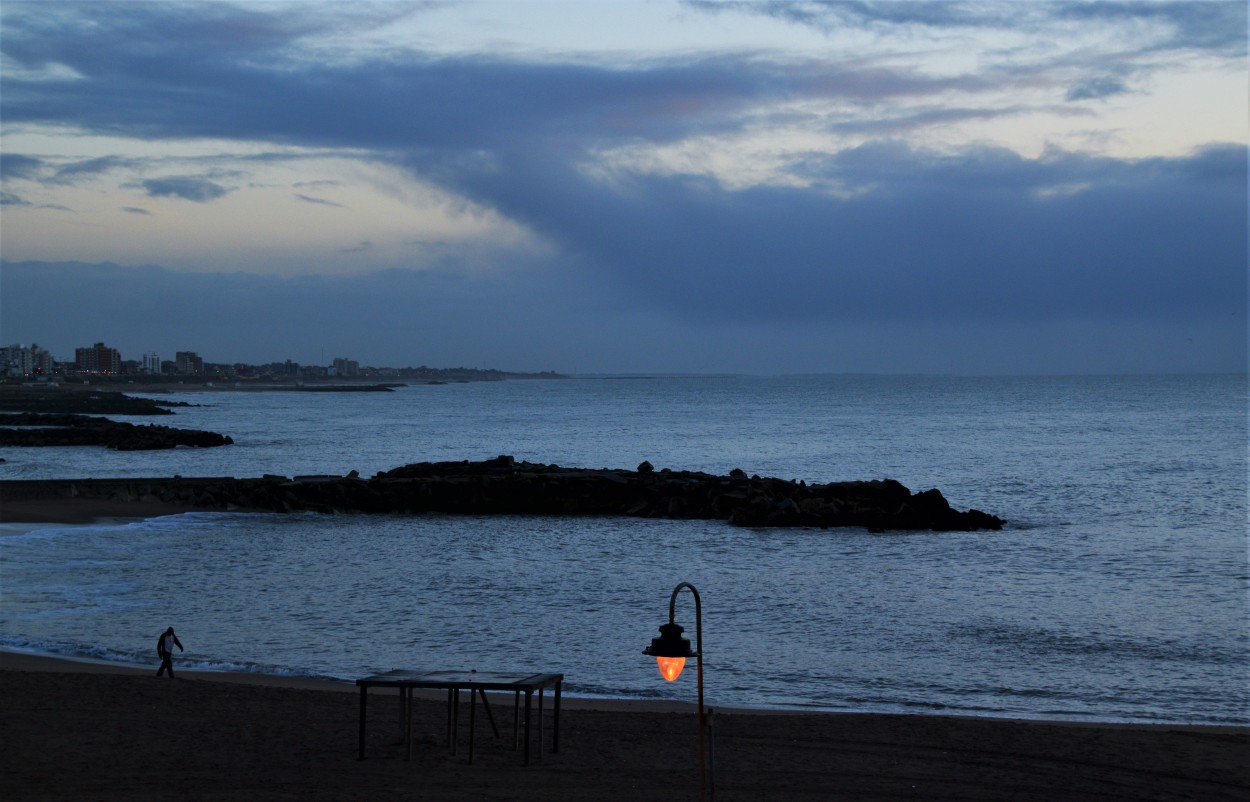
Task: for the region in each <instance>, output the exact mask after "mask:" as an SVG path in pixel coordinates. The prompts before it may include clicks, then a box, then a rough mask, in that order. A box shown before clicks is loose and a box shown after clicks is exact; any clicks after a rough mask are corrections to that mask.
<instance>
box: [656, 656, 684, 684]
mask: <svg viewBox="0 0 1250 802" xmlns="http://www.w3.org/2000/svg"><path fill="white" fill-rule="evenodd" d="M655 665H656V667H658V668H659V669H660V676H661V677H663V678H664V681H665V682H672V681H673V680H675V679H677V678H678V677H680V676H681V670H682V669H683V668H685V667H686V658H684V657H657V658H655Z"/></svg>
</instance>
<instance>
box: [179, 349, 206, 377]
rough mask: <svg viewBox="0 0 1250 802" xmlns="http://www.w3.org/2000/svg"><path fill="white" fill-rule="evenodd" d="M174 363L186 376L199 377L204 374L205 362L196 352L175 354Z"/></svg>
mask: <svg viewBox="0 0 1250 802" xmlns="http://www.w3.org/2000/svg"><path fill="white" fill-rule="evenodd" d="M174 363H175V364H176V365H177V370H178V372H179V373H181V374H182V375H184V376H198V375H200V374H201V373H203V372H204V360H203V359H200V355H199V354H197V353H195V352H194V351H178V352H177V353H175V354H174Z"/></svg>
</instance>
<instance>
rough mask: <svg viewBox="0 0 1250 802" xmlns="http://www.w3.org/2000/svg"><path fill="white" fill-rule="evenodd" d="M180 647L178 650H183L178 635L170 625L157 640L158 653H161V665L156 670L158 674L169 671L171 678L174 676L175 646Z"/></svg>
mask: <svg viewBox="0 0 1250 802" xmlns="http://www.w3.org/2000/svg"><path fill="white" fill-rule="evenodd" d="M175 646H177V647H178V651H180V652H183V651H186V649H183V648H182V643H181V642H180V641H179V640H178V636H177V635H175V634H174V628H173V627H170V628H169V629H167V630H165V632H164V633H163V634H162V635H161V637H160V638H159V639H158V640H157V641H156V653H157V654H158V655H160V658H161V667H160V668H158V669H157V670H156V676H158V677H159V676H160V675H162V674H164V673H165V672H166V671H168V672H169V678H170V679H173V678H174V647H175Z"/></svg>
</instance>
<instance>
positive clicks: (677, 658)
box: [642, 582, 707, 798]
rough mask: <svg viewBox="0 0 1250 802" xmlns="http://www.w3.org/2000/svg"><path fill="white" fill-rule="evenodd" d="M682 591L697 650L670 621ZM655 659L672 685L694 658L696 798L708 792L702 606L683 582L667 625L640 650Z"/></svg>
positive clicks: (694, 591) (672, 601) (671, 604)
mask: <svg viewBox="0 0 1250 802" xmlns="http://www.w3.org/2000/svg"><path fill="white" fill-rule="evenodd" d="M682 588H686V589H688V590H689V591H690V592H691V593H692V594H694V631H695V645H696V651H693V652H692V651H691V650H690V639H689V638H683V637H682V636H681V633H682V631H683V630H682V628H681V627H680V626H678V624H677V622H676V621H674V620H673V619H674V618H676V613H677V594H678V593H680V592H681V589H682ZM642 653H643V654H649V655H651V656H652V657H654V658H655V664H656V667H657V668H659V670H660V676H662V677H664V679H665V680H666V681H667V682H672V681H673V680H675V679H677V677H678V676H680V675H681V672H682V669H683V668H685V667H686V658H687V657H694V658H696V660H697V662H696V666H697V667H698V674H699V796H700V798H702V797H703V795H704V793H705V792H706V790H707V759H706V757H705V755H706V751H705V746H704V741H705V735H704V733H705V732H706V730H707V715H706V714H705V713H704V710H703V604H702V602H701V601H700V600H699V591H698V590H697V589H696V588H695V586H694V585H692V584H690V583H689V582H682V583H680V584H679V585H678V586H677V587H675V588H673V595H672V597H671V598H669V600H668V623H667V624H661V625H660V637H658V638H652V639H651V645H650V646H648V647H647V648H645V649H643V650H642Z"/></svg>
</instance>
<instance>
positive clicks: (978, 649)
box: [0, 376, 1250, 724]
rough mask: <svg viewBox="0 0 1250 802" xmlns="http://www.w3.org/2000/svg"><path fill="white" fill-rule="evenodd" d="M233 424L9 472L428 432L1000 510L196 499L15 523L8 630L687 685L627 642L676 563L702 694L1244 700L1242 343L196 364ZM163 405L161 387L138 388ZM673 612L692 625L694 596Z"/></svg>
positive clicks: (869, 699) (672, 577)
mask: <svg viewBox="0 0 1250 802" xmlns="http://www.w3.org/2000/svg"><path fill="white" fill-rule="evenodd" d="M177 397H178V398H179V399H180V400H186V401H190V402H192V403H195V404H199V405H201V406H197V407H193V408H190V409H179V410H177V416H176V417H174V418H165V419H162V420H160V421H158V422H159V423H162V424H169V425H179V426H185V427H190V428H200V429H210V430H213V431H218V432H222V433H225V434H229V435H231V436H232V437H233V438H234V440H235V445H233V446H227V447H225V448H219V449H210V450H204V451H196V450H191V449H178V450H175V451H164V452H151V453H142V452H139V453H116V452H111V451H107V450H104V449H97V448H58V449H5V450H4V451H3V453H0V456H2V457H3V458H4V459H5V460H7V461H6V462H5V463H3V464H0V477H4V478H31V479H33V478H48V477H108V476H136V477H138V476H171V475H173V474H181V475H184V476H239V477H243V476H260V475H261V474H263V473H276V474H283V475H286V476H293V475H297V474H338V475H342V474H346V473H347V472H348V471H351V470H358V471H360V473H361V474H362V475H366V476H368V475H372V474H373V473H375V472H377V471H382V470H388V469H390V468H394V467H397V466H400V465H403V464H407V463H411V462H420V461H427V460H430V461H434V460H453V459H454V460H458V459H483V458H489V457H494V456H497V455H499V454H511V455H513V456H515V457H516V458H517V459H518V460H529V461H533V462H544V463H557V464H560V465H566V466H577V467H612V468H632V467H634V466H636V465H637V464H638V463H639V462H641V461H643V460H650V461H651V462H652V463H653V464H654V465H655V466H656V468H657V469H660V468H664V467H670V468H673V469H689V470H704V471H709V472H713V473H718V474H724V473H727V472H729V471H730V470H732V469H734V468H742V469H743V470H745V471H747V472H748V473H758V474H760V475H767V476H778V477H781V478H786V479H804V480H806V481H808V482H829V481H837V480H852V479H875V478H885V477H890V478H894V479H897V480H899V481H901V482H902V483H903V484H905V485H907V486H908V487H910V488H911V489H912V490H914V491H915V490H925V489H928V488H931V487H937V488H939V489H941V490H942V492H943V493H944V494H945V495H946V497H947V498H948V499H949V500H950V501H951V503H952V504H953V505H954V506H956V507H958V508H960V509H965V508H968V507H976V508H978V509H982V510H985V511H987V512H991V513H994V514H996V515H999V516H1001V517H1003V518H1006V519H1007V520H1008V521H1009V524H1008V526H1007V527H1006V528H1005V529H1004V530H1003V531H1001V532H980V533H972V534H962V533H932V532H915V533H892V534H888V535H870V534H868V533H867V532H865V531H863V530H855V529H848V530H828V531H818V530H804V529H741V528H735V527H731V526H729V525H727V524H722V523H716V522H706V521H697V522H690V521H651V520H637V519H623V518H622V519H568V518H546V517H506V518H467V517H447V516H421V517H390V516H387V517H368V516H318V515H291V516H282V515H243V514H224V513H220V514H219V513H191V514H185V515H178V516H170V517H164V518H158V519H152V520H147V521H118V522H108V523H99V524H94V525H90V526H40V527H32V526H25V525H24V526H17V525H9V526H7V527H5V528H4V529H3V530H0V646H6V647H9V648H19V649H29V650H34V651H40V652H49V653H57V654H68V655H77V656H91V657H99V658H104V659H110V660H118V661H132V662H146V663H149V664H151V665H152V668H153V670H155V661H154V659H153V658H154V649H153V641H155V639H156V636H157V634H158V633H159V632H160V631H161V630H163V629H164V628H165V627H166V626H170V625H173V626H175V627H177V629H178V632H179V635H180V637H181V639H182V642H183V644H184V645H185V646H186V648H187V651H186V653H185V654H184V655H180V657H181V658H182V665H186V666H192V665H195V666H202V667H215V668H230V669H237V670H250V671H258V672H266V673H282V674H296V675H314V676H332V677H341V678H355V677H357V676H363V675H365V674H369V673H374V672H377V671H385V670H388V669H391V668H397V667H406V668H476V669H479V670H523V669H524V670H534V671H561V672H564V673H565V675H566V677H567V680H566V685H565V687H566V689H567V690H568V691H569V692H572V693H577V694H583V695H603V696H613V697H626V698H672V699H688V700H693V698H694V680H693V677H692V676H689V677H688V676H683V677H682V678H681V679H680V680H679V681H678V682H676V683H674V684H672V685H669V684H666V683H664V682H663V681H662V680H661V679H660V677H659V675H658V673H657V672H656V670H655V667H654V661H652V660H651V659H650V658H646V657H644V656H643V655H642V654H641V651H642V648H643V647H644V646H645V645H647V643H649V641H650V639H651V638H652V637H653V636H655V635H656V634H657V630H656V627H657V626H658V625H659V624H661V623H664V621H665V620H666V619H667V615H668V600H669V594H670V593H671V591H672V589H673V587H674V586H675V585H676V584H677V583H678V582H681V581H688V582H692V583H693V584H694V585H696V586H697V587H698V589H699V592H700V595H701V597H702V602H703V641H704V652H705V655H706V657H705V662H704V665H705V673H706V686H707V689H706V690H707V697H708V699H709V703H710V704H719V705H729V706H766V707H777V708H815V709H834V710H863V711H897V710H907V711H914V712H946V713H966V714H978V715H995V716H1029V717H1036V718H1049V717H1053V718H1067V719H1095V720H1108V721H1143V722H1156V721H1168V722H1205V723H1234V722H1235V723H1242V724H1246V723H1250V626H1248V624H1250V621H1248V600H1250V570H1248V567H1247V473H1246V470H1247V383H1246V377H1245V376H1201V377H1196V376H1185V377H1119V378H1105V377H1102V378H1096V377H1081V378H903V377H797V378H796V377H787V378H747V377H730V378H710V377H709V378H638V379H599V378H581V379H572V380H563V381H509V382H499V383H482V384H451V385H436V386H414V387H407V388H403V389H400V390H398V391H396V392H394V393H350V394H323V393H211V392H210V393H191V394H180V395H178V396H177ZM131 420H136V421H137V422H142V423H148V422H151V419H131ZM677 620H678V623H681V624H682V625H683V626H685V627H686V629H687V634H689V635H691V636H692V637H693V635H694V630H695V621H694V603H693V598H692V597H691V596H690V594H688V593H685V592H683V594H682V595H681V596H679V598H678V604H677Z"/></svg>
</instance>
